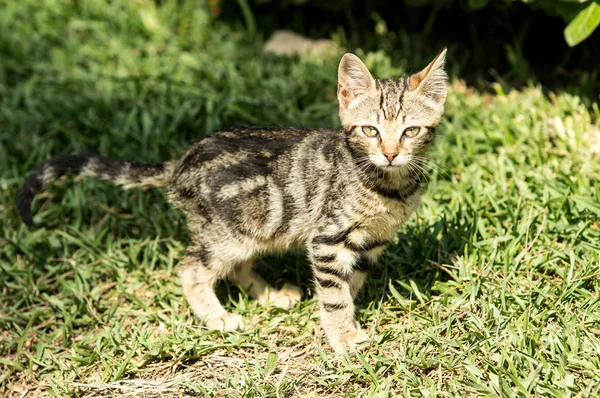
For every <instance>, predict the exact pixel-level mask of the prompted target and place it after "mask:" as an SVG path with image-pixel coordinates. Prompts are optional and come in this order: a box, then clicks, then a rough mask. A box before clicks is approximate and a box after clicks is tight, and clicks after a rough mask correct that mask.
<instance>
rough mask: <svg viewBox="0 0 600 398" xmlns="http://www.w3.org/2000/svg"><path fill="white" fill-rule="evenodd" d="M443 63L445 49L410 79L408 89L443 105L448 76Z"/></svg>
mask: <svg viewBox="0 0 600 398" xmlns="http://www.w3.org/2000/svg"><path fill="white" fill-rule="evenodd" d="M445 62H446V49H445V48H444V49H443V50H442V52H441V53H440V54H439V55H438V56H437V57H435V59H434V60H433V61H431V63H430V64H429V65H427V67H426V68H425V69H423V70H422V71H420V72H418V73H415V74H414V75H412V76H411V77H410V79H409V85H410V89H411V90H419V92H420V93H421V94H422V95H424V96H426V97H429V98H431V99H433V100H434V101H435V102H437V103H439V104H443V103H444V102H445V101H446V93H447V92H448V88H447V85H446V82H447V81H448V75H447V74H446V71H445V70H444V64H445Z"/></svg>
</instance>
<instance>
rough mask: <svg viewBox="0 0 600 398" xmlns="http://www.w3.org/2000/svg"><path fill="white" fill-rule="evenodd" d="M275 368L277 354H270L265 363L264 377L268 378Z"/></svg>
mask: <svg viewBox="0 0 600 398" xmlns="http://www.w3.org/2000/svg"><path fill="white" fill-rule="evenodd" d="M276 368H277V353H276V352H270V353H269V355H268V356H267V362H266V363H265V370H264V375H265V376H270V375H271V374H272V373H273V372H274V371H275V369H276Z"/></svg>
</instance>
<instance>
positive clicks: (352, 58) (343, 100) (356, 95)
mask: <svg viewBox="0 0 600 398" xmlns="http://www.w3.org/2000/svg"><path fill="white" fill-rule="evenodd" d="M373 91H375V80H374V79H373V76H371V73H370V72H369V69H367V67H366V65H365V64H363V62H362V61H361V60H360V58H358V57H357V56H356V55H354V54H350V53H348V54H344V56H343V57H342V60H341V61H340V66H339V68H338V101H339V102H340V106H341V107H343V108H345V109H348V108H350V107H351V106H352V105H354V104H356V103H358V102H359V101H360V100H361V99H363V98H364V96H365V95H367V94H369V93H372V92H373Z"/></svg>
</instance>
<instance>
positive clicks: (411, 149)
mask: <svg viewBox="0 0 600 398" xmlns="http://www.w3.org/2000/svg"><path fill="white" fill-rule="evenodd" d="M445 59H446V50H445V49H444V50H443V51H442V52H441V53H440V54H439V55H438V56H437V57H436V58H435V59H434V60H433V61H432V62H431V63H430V64H429V65H427V67H426V68H425V69H423V70H422V71H420V72H418V73H415V74H414V75H412V76H409V77H402V78H393V79H383V80H375V79H373V77H372V76H371V73H370V72H369V70H368V69H367V67H366V66H365V64H363V63H362V61H361V60H360V59H359V58H358V57H357V56H356V55H353V54H345V55H344V57H343V58H342V60H341V61H340V66H339V69H338V100H339V105H340V113H339V114H340V120H341V122H342V126H343V128H344V129H345V130H346V132H347V134H348V141H349V142H350V145H352V147H353V148H354V149H355V151H356V152H358V153H359V154H360V155H361V156H364V159H365V161H367V159H368V161H369V162H370V163H372V164H374V165H375V166H378V167H380V168H382V169H384V170H388V171H392V170H397V169H398V168H399V167H403V166H406V165H409V164H410V163H411V162H412V161H413V160H416V159H418V158H420V157H421V156H423V154H424V153H425V151H426V150H427V148H428V147H429V145H430V144H431V142H432V141H433V138H434V136H435V128H436V127H437V125H438V123H439V121H440V118H441V116H442V114H443V113H444V103H445V102H446V92H447V88H446V81H447V79H448V76H447V75H446V72H445V71H444V61H445Z"/></svg>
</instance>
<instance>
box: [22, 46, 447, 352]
mask: <svg viewBox="0 0 600 398" xmlns="http://www.w3.org/2000/svg"><path fill="white" fill-rule="evenodd" d="M444 59H445V50H444V51H443V52H442V53H441V54H440V55H439V56H438V57H437V58H436V59H435V60H433V62H432V63H431V64H429V65H428V66H427V67H426V68H425V69H424V70H423V71H421V72H419V73H417V74H415V75H412V76H410V77H407V78H398V79H385V80H374V79H373V78H372V77H371V74H370V73H369V71H368V70H367V68H366V66H365V65H364V64H363V63H362V62H361V61H360V60H359V59H358V57H356V56H354V55H352V54H346V55H345V56H344V57H343V58H342V60H341V62H340V66H339V70H338V78H339V85H338V100H339V105H340V106H339V114H340V119H341V122H342V126H343V128H342V129H341V130H339V131H335V130H311V129H296V128H263V127H254V128H236V129H230V130H226V131H221V132H217V133H214V134H212V135H211V136H209V137H207V138H204V139H202V140H200V141H198V142H196V143H194V144H193V145H191V146H190V147H189V148H188V149H187V150H186V151H185V152H184V153H183V154H182V155H181V156H180V157H179V158H178V159H177V160H173V161H169V162H165V163H160V164H148V163H135V162H128V161H122V160H112V159H107V158H104V157H101V156H97V155H90V154H71V155H65V156H61V157H58V158H55V159H52V160H49V161H47V162H46V163H44V164H43V165H42V166H41V167H39V168H38V169H36V170H35V171H33V172H32V173H31V175H30V176H29V177H28V179H27V180H26V182H25V183H24V184H23V187H22V189H21V191H20V193H19V198H18V210H19V213H20V214H21V217H22V218H23V220H24V222H25V223H26V224H28V225H32V224H33V220H32V216H31V209H30V207H31V202H32V200H33V197H34V196H35V194H36V193H37V192H39V191H40V190H41V189H42V188H43V187H44V186H45V185H46V184H47V183H49V182H51V181H53V180H55V179H57V178H58V177H60V176H62V175H66V174H77V175H82V176H87V177H94V178H99V179H103V180H109V181H112V182H114V183H116V184H121V185H124V186H126V187H137V186H159V187H164V188H165V189H166V190H167V193H168V198H169V201H170V202H171V203H172V204H173V205H175V206H176V207H178V208H179V209H181V210H182V211H183V212H184V213H185V214H186V216H187V218H188V224H189V228H190V230H191V233H192V240H193V242H194V243H193V245H192V246H191V247H190V248H189V250H188V251H187V255H186V256H185V258H184V259H183V260H182V261H181V264H180V265H179V275H180V277H181V284H182V286H183V291H184V293H185V296H186V298H187V300H188V303H189V305H190V307H191V308H192V310H193V312H194V313H195V314H196V315H197V316H198V318H200V319H202V320H203V321H204V323H205V325H206V327H208V328H210V329H220V330H224V331H231V330H242V329H243V328H244V324H243V322H242V318H241V317H240V316H239V315H236V314H231V313H228V312H226V311H225V309H224V308H223V307H222V305H221V303H220V302H219V300H218V299H217V296H216V295H215V292H214V286H215V284H216V283H217V281H219V280H220V279H222V278H225V277H229V279H230V280H231V281H233V282H235V283H238V284H239V285H241V286H242V287H243V288H245V289H247V290H248V293H249V295H250V296H251V297H254V298H256V299H257V300H259V302H261V303H267V302H270V303H272V304H274V305H277V306H281V307H284V308H290V307H292V306H293V305H294V304H295V303H296V302H297V301H298V300H300V298H301V293H300V291H299V289H298V288H296V287H294V286H290V285H286V286H284V287H283V289H280V290H276V289H274V288H272V287H270V286H268V285H267V284H266V283H265V281H264V280H263V279H262V278H261V277H260V276H258V275H257V274H256V273H255V272H254V271H252V263H253V261H254V260H255V259H256V258H257V257H258V256H260V255H263V254H265V253H268V252H273V251H283V250H287V249H292V248H300V247H305V248H306V249H307V251H308V257H309V259H310V262H311V264H312V269H313V272H314V281H315V287H316V291H317V295H318V299H319V304H320V308H321V322H322V325H323V328H324V330H325V333H326V335H327V338H328V339H329V343H330V344H331V346H332V347H333V349H334V350H335V351H336V352H341V351H344V350H349V351H352V350H354V349H355V348H356V346H357V344H359V343H360V342H361V341H364V340H367V335H366V334H365V333H364V332H363V331H362V330H361V329H360V326H359V324H358V323H357V322H356V320H355V318H354V312H355V307H354V298H355V297H356V295H357V293H358V291H359V289H360V288H361V286H362V284H363V282H364V280H365V277H366V275H367V272H368V270H369V269H370V268H371V266H372V265H373V264H374V263H375V262H376V261H377V257H378V256H379V255H380V254H381V253H382V251H383V250H384V249H385V247H386V246H387V245H388V243H389V242H390V241H391V240H392V239H393V238H394V236H395V234H396V231H397V230H398V228H399V227H400V226H401V225H402V223H403V222H404V221H405V220H406V219H407V218H408V217H409V216H410V215H411V213H412V212H413V211H414V210H415V207H416V206H417V204H418V202H419V198H420V196H421V188H422V181H421V178H420V176H419V170H418V168H419V167H422V163H423V160H424V158H423V155H424V154H425V151H426V150H427V149H428V147H429V146H430V144H431V142H432V141H433V139H434V135H435V128H436V126H437V125H438V123H439V121H440V118H441V116H442V113H443V110H444V102H445V99H446V73H445V72H444V70H443V65H444ZM363 126H373V127H374V128H375V129H376V130H373V129H371V128H366V130H365V129H363ZM410 127H420V132H418V134H414V132H415V131H416V130H415V129H412V130H411V129H409V130H407V128H410ZM375 131H376V132H377V133H376V134H375V133H374V132H375ZM367 133H369V134H370V135H372V136H369V134H367ZM410 135H414V137H410Z"/></svg>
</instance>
